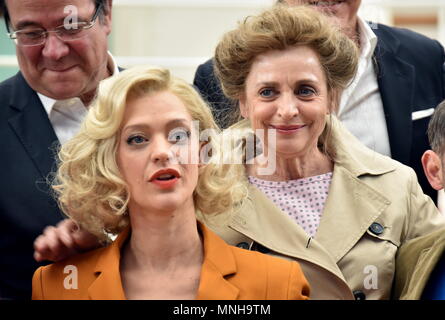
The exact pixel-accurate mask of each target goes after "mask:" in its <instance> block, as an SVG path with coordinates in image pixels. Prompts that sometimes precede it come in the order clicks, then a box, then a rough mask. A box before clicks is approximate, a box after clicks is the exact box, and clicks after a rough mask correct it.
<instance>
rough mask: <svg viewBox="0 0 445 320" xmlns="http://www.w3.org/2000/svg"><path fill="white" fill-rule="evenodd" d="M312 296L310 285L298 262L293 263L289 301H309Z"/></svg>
mask: <svg viewBox="0 0 445 320" xmlns="http://www.w3.org/2000/svg"><path fill="white" fill-rule="evenodd" d="M309 295H310V288H309V283H308V282H307V280H306V277H305V276H304V274H303V271H302V270H301V267H300V265H299V264H298V263H297V262H292V263H291V269H290V274H289V286H288V292H287V300H308V299H309Z"/></svg>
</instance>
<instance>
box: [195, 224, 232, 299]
mask: <svg viewBox="0 0 445 320" xmlns="http://www.w3.org/2000/svg"><path fill="white" fill-rule="evenodd" d="M199 225H200V230H201V232H202V235H203V238H204V263H203V265H202V270H201V279H200V283H199V288H198V295H197V300H236V299H237V297H238V295H239V289H238V288H237V287H235V286H234V285H232V284H231V283H230V282H229V281H228V280H227V279H226V277H227V276H229V275H234V274H236V271H237V269H236V261H235V257H234V255H233V252H232V249H231V248H230V247H229V245H228V244H226V243H225V242H224V241H223V240H222V239H220V238H219V237H218V236H217V235H215V234H214V233H213V232H211V231H210V230H209V229H208V228H206V227H205V226H204V225H202V224H201V223H199Z"/></svg>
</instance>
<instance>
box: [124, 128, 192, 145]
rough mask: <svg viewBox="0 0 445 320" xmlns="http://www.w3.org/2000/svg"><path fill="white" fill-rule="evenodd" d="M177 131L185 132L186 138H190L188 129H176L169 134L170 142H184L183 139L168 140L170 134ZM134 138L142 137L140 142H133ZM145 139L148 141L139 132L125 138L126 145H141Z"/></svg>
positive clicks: (174, 133)
mask: <svg viewBox="0 0 445 320" xmlns="http://www.w3.org/2000/svg"><path fill="white" fill-rule="evenodd" d="M178 133H185V134H186V136H187V139H189V138H190V135H191V132H190V131H188V130H184V131H176V132H173V134H171V135H169V141H171V142H175V143H181V142H184V140H174V139H172V140H170V136H174V135H176V134H178ZM136 138H142V139H143V141H142V142H135V139H136ZM147 141H148V139H147V138H145V137H144V136H143V135H141V134H134V135H131V136H129V137H128V138H127V140H126V142H127V144H128V145H141V144H143V143H145V142H147Z"/></svg>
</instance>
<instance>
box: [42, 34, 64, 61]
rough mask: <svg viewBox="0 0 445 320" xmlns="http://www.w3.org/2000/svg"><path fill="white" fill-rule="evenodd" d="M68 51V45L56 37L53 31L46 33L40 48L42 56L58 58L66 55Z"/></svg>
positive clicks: (52, 58)
mask: <svg viewBox="0 0 445 320" xmlns="http://www.w3.org/2000/svg"><path fill="white" fill-rule="evenodd" d="M68 52H69V47H68V45H67V44H66V43H65V42H63V41H62V40H60V39H59V38H57V36H56V35H55V34H53V33H49V34H48V37H47V38H46V41H45V44H44V47H43V50H42V54H43V56H44V57H46V58H49V59H51V60H59V59H61V58H63V57H64V56H66V55H67V54H68Z"/></svg>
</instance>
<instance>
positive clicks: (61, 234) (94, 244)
mask: <svg viewBox="0 0 445 320" xmlns="http://www.w3.org/2000/svg"><path fill="white" fill-rule="evenodd" d="M100 246H101V245H100V243H99V240H98V239H97V238H96V237H95V236H93V235H92V234H90V233H88V232H87V231H85V230H82V229H80V228H79V227H78V226H77V224H76V223H75V222H74V221H73V220H71V219H65V220H63V221H61V222H59V223H58V224H57V226H56V227H53V226H49V227H46V228H45V230H44V231H43V234H41V235H40V236H38V237H37V238H36V240H35V241H34V259H35V260H36V261H38V262H39V261H45V260H49V261H54V262H56V261H60V260H62V259H65V258H68V257H70V256H72V255H75V254H77V253H81V252H85V251H89V250H92V249H95V248H98V247H100Z"/></svg>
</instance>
